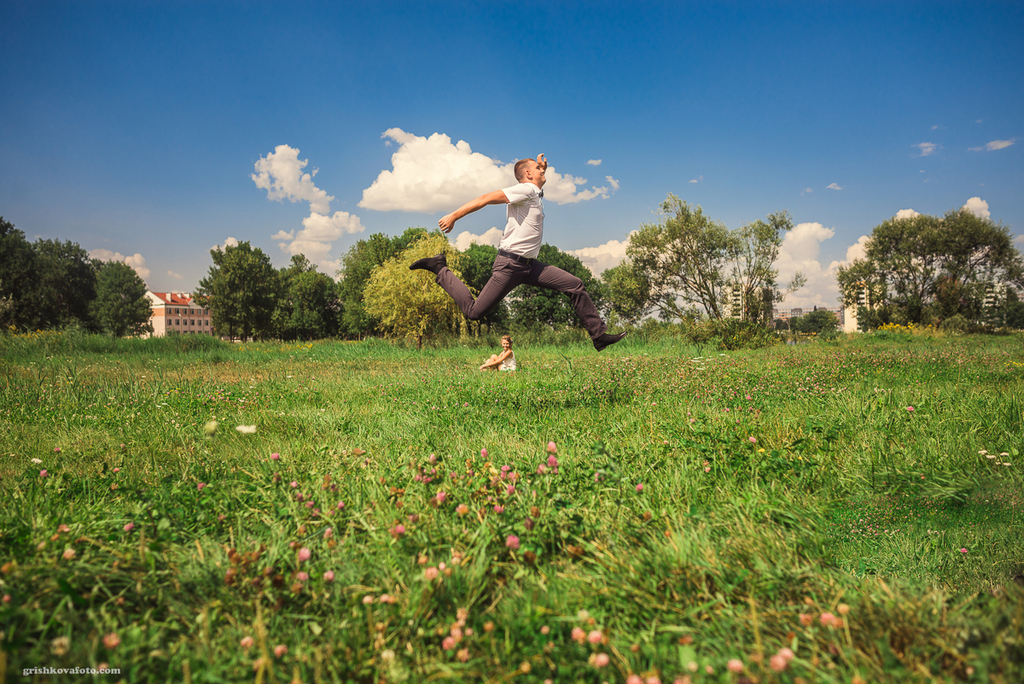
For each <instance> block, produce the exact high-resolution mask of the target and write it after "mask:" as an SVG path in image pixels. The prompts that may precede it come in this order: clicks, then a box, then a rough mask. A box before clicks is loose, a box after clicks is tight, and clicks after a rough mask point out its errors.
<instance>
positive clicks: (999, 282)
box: [0, 195, 1024, 343]
mask: <svg viewBox="0 0 1024 684" xmlns="http://www.w3.org/2000/svg"><path fill="white" fill-rule="evenodd" d="M792 228H793V221H792V218H791V216H790V215H789V213H788V212H785V211H781V212H776V213H773V214H769V215H768V216H767V217H766V218H765V219H762V220H757V221H754V222H752V223H749V224H746V225H744V226H742V227H740V228H737V229H729V228H727V227H726V226H725V225H724V224H722V223H721V222H718V221H715V220H713V219H711V218H710V217H709V216H707V215H706V214H705V213H704V212H703V210H702V209H701V207H699V206H695V205H691V204H689V203H687V202H685V201H683V200H681V199H679V198H678V197H676V196H675V195H669V196H668V198H667V199H666V200H665V201H664V202H663V203H662V205H661V216H660V220H658V221H657V222H654V223H650V224H644V225H642V226H641V227H640V228H639V229H638V230H637V231H634V232H633V233H632V235H631V236H630V241H629V245H628V247H627V249H626V258H625V260H624V261H623V262H622V263H621V264H619V265H618V266H616V267H614V268H611V269H608V270H607V271H605V272H604V273H603V274H602V276H601V277H600V278H597V277H595V276H594V275H593V274H592V273H591V272H590V270H589V269H588V268H587V267H586V266H584V265H583V263H582V262H581V261H580V260H579V259H578V258H577V257H575V256H573V255H571V254H568V253H566V252H563V251H562V250H560V249H558V248H557V247H554V246H552V245H547V244H545V245H543V246H542V247H541V251H540V254H539V259H540V260H541V261H543V262H545V263H549V264H552V265H555V266H558V267H559V268H562V269H564V270H566V271H568V272H570V273H572V274H573V275H575V276H577V277H579V278H580V279H581V280H582V281H583V283H584V286H585V287H586V289H587V291H588V292H589V293H590V295H591V297H592V299H593V300H594V303H595V304H596V305H597V306H598V308H599V309H600V310H601V311H602V312H603V313H604V315H605V316H606V317H607V318H608V319H609V321H610V322H611V323H613V324H627V325H631V324H639V323H640V322H641V321H643V320H645V319H649V318H658V319H661V320H663V321H680V320H683V321H690V322H696V321H705V322H709V323H710V324H711V325H715V324H716V322H722V321H730V323H729V325H730V326H735V324H736V323H737V320H738V322H739V323H741V324H743V325H746V326H751V327H756V328H759V329H760V328H764V329H774V328H776V327H781V326H778V324H777V322H776V321H775V320H773V315H772V314H773V309H774V307H775V305H776V304H777V303H779V302H781V301H783V300H784V298H785V296H786V294H787V293H789V292H792V291H793V290H795V289H796V288H798V287H800V286H802V285H803V284H804V282H805V280H804V278H803V276H801V275H800V274H797V275H796V276H795V277H794V278H793V280H792V281H791V282H789V283H788V284H785V285H783V284H780V283H779V282H778V276H779V274H778V270H777V269H776V268H775V263H776V261H777V260H778V256H779V251H780V249H781V246H782V241H783V239H784V238H785V234H786V233H787V232H788V231H789V230H791V229H792ZM440 252H445V253H446V254H447V255H448V263H449V267H450V268H451V269H452V270H453V271H456V272H457V273H458V274H459V276H460V277H461V279H462V280H463V282H465V283H466V285H467V286H468V287H469V288H470V289H471V290H473V291H475V292H479V291H480V290H481V289H483V286H484V285H485V284H486V282H487V280H488V278H489V277H490V273H491V264H492V263H493V261H494V258H495V256H496V255H497V249H496V248H494V247H491V246H489V245H477V244H474V245H471V246H470V247H469V248H468V249H466V250H464V251H458V250H456V249H454V248H453V247H452V246H451V244H450V243H449V242H448V241H447V239H446V237H445V236H444V235H443V234H441V233H440V232H438V231H433V232H431V231H428V230H427V229H425V228H409V229H408V230H406V231H405V232H404V233H403V234H401V235H397V236H393V237H389V236H387V235H383V234H375V235H371V236H370V237H368V238H366V239H363V240H359V241H358V242H357V243H356V244H355V245H353V246H352V248H351V249H350V250H349V251H348V252H347V253H346V254H345V255H344V257H343V258H342V260H341V268H340V269H339V270H338V272H337V273H336V274H334V275H335V277H331V276H330V275H327V274H324V273H320V272H319V271H318V270H317V268H316V266H315V265H314V264H312V263H311V262H310V261H309V260H308V259H307V258H306V257H305V256H303V255H296V256H293V257H292V259H291V263H290V264H289V265H288V266H287V267H285V268H282V269H275V268H274V267H273V265H272V264H271V262H270V258H269V256H267V254H266V253H264V252H263V251H262V250H261V249H259V248H254V247H252V246H251V245H250V243H248V242H241V243H239V244H238V245H236V246H228V247H224V248H220V247H218V248H214V249H213V250H211V252H210V255H211V259H212V262H213V263H212V265H211V266H210V268H209V271H208V274H207V275H206V277H204V278H203V279H202V280H201V281H200V283H199V287H198V288H197V289H196V290H195V292H194V293H193V295H194V297H195V299H196V300H197V303H199V304H200V305H201V306H204V307H205V308H208V309H209V310H210V314H211V319H212V321H211V322H212V325H213V327H214V329H215V331H216V332H217V333H218V334H220V335H222V336H227V337H231V338H238V339H243V340H245V339H282V340H310V339H321V338H331V337H338V338H345V339H358V338H365V337H370V336H381V335H391V336H397V337H405V338H412V339H415V340H417V341H419V342H420V343H422V341H423V340H424V339H426V338H429V337H430V336H433V335H451V334H455V335H461V334H466V333H467V332H473V331H477V332H479V331H480V330H481V329H486V330H488V331H502V332H504V331H509V330H512V331H515V330H528V329H536V328H538V327H547V328H564V327H578V326H579V322H578V321H577V320H576V317H575V315H574V313H573V311H572V308H571V307H570V306H569V303H568V301H567V300H566V298H564V297H562V296H561V295H559V294H557V293H555V292H552V291H549V290H543V289H540V288H536V287H530V286H522V287H520V288H518V289H517V290H516V291H515V292H514V293H513V295H512V296H511V297H509V298H507V299H506V300H505V301H503V302H501V304H499V306H498V307H496V308H495V309H494V310H493V311H492V312H491V313H490V314H488V316H487V317H486V318H484V319H483V320H481V321H478V322H469V321H467V320H465V318H464V317H463V316H462V315H461V313H460V312H459V311H458V309H457V308H456V307H455V306H454V303H453V302H452V301H451V300H450V298H448V297H447V295H445V293H444V292H443V290H441V288H439V287H437V286H436V285H435V284H434V282H433V278H432V277H431V276H429V275H428V274H426V273H424V272H414V271H410V270H409V269H408V264H409V263H411V262H412V261H414V260H415V259H417V258H420V257H423V256H432V255H434V254H438V253H440ZM0 266H2V270H0V323H2V324H3V327H4V329H10V328H12V327H13V328H14V329H22V330H32V329H43V328H56V327H63V326H67V325H71V324H78V325H81V326H83V327H85V328H87V329H89V330H97V331H105V332H109V333H112V334H116V335H126V334H139V333H140V332H145V331H146V330H147V329H149V328H148V325H149V304H148V301H146V297H145V292H146V287H145V284H144V283H143V282H142V280H141V279H140V278H139V277H138V276H137V275H136V274H135V272H134V271H133V270H132V269H131V268H130V267H129V266H128V265H127V264H124V263H114V262H106V263H104V262H99V261H96V260H92V259H89V257H88V254H87V253H86V252H85V251H84V250H83V249H82V248H81V247H79V246H78V245H76V244H74V243H70V242H63V243H61V242H58V241H53V240H38V241H37V242H35V243H31V244H30V243H29V242H28V241H27V240H25V237H24V234H23V233H21V231H18V230H16V229H15V228H14V226H13V225H11V224H10V223H8V222H6V221H3V220H2V219H0ZM838 280H839V286H840V289H841V292H842V297H843V303H844V304H845V305H847V306H849V305H854V306H855V305H857V304H858V303H859V304H861V307H860V310H859V316H858V320H859V321H860V323H861V326H862V328H864V329H871V328H874V327H877V326H878V325H882V324H884V323H889V322H895V323H902V324H907V323H921V324H939V323H941V322H942V321H944V320H950V319H953V320H954V321H955V320H957V318H959V319H960V320H961V321H963V320H967V321H971V322H989V323H994V324H999V325H1010V326H1012V327H1017V328H1020V327H1024V302H1020V298H1019V296H1018V290H1020V289H1021V288H1022V287H1024V261H1022V258H1021V255H1020V253H1019V252H1018V251H1017V250H1016V249H1015V248H1014V246H1013V240H1012V237H1011V236H1010V233H1009V229H1008V228H1006V227H1005V226H1003V225H1001V224H997V223H994V222H993V221H991V220H989V219H987V218H981V217H978V216H976V215H974V214H972V213H971V212H969V211H966V210H955V211H951V212H949V213H947V214H946V215H945V216H943V217H932V216H925V215H918V216H915V217H913V218H899V219H896V218H894V219H890V220H888V221H885V222H883V223H882V224H880V225H879V226H877V227H875V229H874V230H873V231H872V234H871V236H870V238H869V240H868V241H867V245H866V254H865V257H864V258H863V259H859V260H857V261H854V262H853V263H852V264H849V265H847V266H844V267H842V268H840V269H839V271H838ZM834 320H835V319H834V315H832V314H831V313H830V312H825V311H821V312H812V313H811V314H808V315H807V316H805V317H804V319H803V320H798V321H792V322H791V323H790V325H791V326H793V328H792V329H797V328H799V329H801V330H803V331H805V332H812V331H815V330H825V329H828V328H829V327H830V326H834Z"/></svg>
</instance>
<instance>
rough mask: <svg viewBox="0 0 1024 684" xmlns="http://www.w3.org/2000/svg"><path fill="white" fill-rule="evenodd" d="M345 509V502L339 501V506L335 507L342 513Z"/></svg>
mask: <svg viewBox="0 0 1024 684" xmlns="http://www.w3.org/2000/svg"><path fill="white" fill-rule="evenodd" d="M344 507H345V502H344V501H339V502H338V505H337V506H335V508H337V509H338V510H339V511H340V510H341V509H342V508H344Z"/></svg>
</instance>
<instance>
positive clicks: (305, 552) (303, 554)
mask: <svg viewBox="0 0 1024 684" xmlns="http://www.w3.org/2000/svg"><path fill="white" fill-rule="evenodd" d="M312 555H313V552H312V551H310V550H309V548H308V547H305V546H303V547H302V548H301V549H299V561H300V562H305V561H308V560H309V559H310V557H311V556H312Z"/></svg>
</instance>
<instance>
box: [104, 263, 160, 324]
mask: <svg viewBox="0 0 1024 684" xmlns="http://www.w3.org/2000/svg"><path fill="white" fill-rule="evenodd" d="M146 291H147V288H146V283H145V282H144V281H143V280H142V278H140V277H139V274H138V273H136V272H135V269H133V268H132V267H131V266H129V265H128V264H126V263H125V262H123V261H107V262H96V299H94V300H93V301H92V317H93V320H95V321H96V323H97V325H98V326H99V327H100V329H101V330H103V331H104V332H106V333H109V334H111V335H113V336H114V337H125V336H126V335H141V334H143V333H147V332H148V333H151V332H153V324H152V323H151V322H150V317H151V316H152V313H153V306H152V304H151V303H150V301H149V298H148V297H147V296H146Z"/></svg>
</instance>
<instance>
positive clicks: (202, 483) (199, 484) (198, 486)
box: [196, 482, 206, 491]
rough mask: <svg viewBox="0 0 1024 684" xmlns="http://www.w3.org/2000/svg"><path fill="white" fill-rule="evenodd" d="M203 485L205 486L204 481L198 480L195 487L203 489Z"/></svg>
mask: <svg viewBox="0 0 1024 684" xmlns="http://www.w3.org/2000/svg"><path fill="white" fill-rule="evenodd" d="M205 486H206V483H205V482H199V483H198V484H196V489H198V490H199V491H203V487H205Z"/></svg>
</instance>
